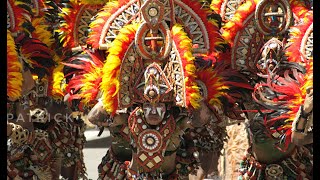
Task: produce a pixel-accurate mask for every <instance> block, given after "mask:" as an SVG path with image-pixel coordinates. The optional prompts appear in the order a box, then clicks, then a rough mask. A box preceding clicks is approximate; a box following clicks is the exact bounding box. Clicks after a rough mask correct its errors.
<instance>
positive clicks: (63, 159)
mask: <svg viewBox="0 0 320 180" xmlns="http://www.w3.org/2000/svg"><path fill="white" fill-rule="evenodd" d="M45 7H47V6H46V4H45V3H44V2H42V1H30V2H25V1H18V0H12V1H8V3H7V14H8V21H7V29H8V30H7V32H8V33H7V35H8V36H7V37H8V39H7V44H8V47H7V54H8V55H7V62H8V63H7V71H8V81H7V84H8V89H7V95H8V103H7V104H8V115H7V117H8V121H9V122H8V126H7V129H8V130H7V131H8V133H7V134H8V135H9V137H8V139H9V144H8V154H7V155H8V156H7V157H8V168H7V170H8V178H9V179H19V178H22V179H33V178H39V179H59V176H60V173H61V174H62V176H63V177H64V178H71V179H78V178H79V177H81V176H82V177H84V176H85V175H84V173H85V167H84V163H83V159H82V158H83V157H82V154H81V153H82V148H83V144H84V141H83V140H82V139H83V137H78V136H79V135H78V134H83V129H81V126H80V125H78V123H76V122H74V121H73V117H72V116H70V115H71V110H70V108H68V107H67V106H66V104H64V103H63V102H62V100H63V96H64V94H63V92H62V91H61V87H60V83H61V82H60V81H58V80H57V79H59V78H60V77H59V75H61V74H62V73H61V74H59V69H62V67H63V66H61V65H60V64H59V62H60V61H61V59H62V57H63V56H62V55H61V54H60V53H59V51H58V50H57V51H56V49H55V48H56V47H57V46H58V44H57V43H55V40H54V35H53V34H54V32H53V29H52V27H50V25H52V23H53V22H51V21H50V18H47V19H46V16H45V11H44V10H46V8H45ZM62 79H63V74H62ZM57 83H59V84H58V85H57ZM62 85H63V84H62ZM79 152H80V153H79ZM70 167H71V168H70ZM60 170H61V171H60Z"/></svg>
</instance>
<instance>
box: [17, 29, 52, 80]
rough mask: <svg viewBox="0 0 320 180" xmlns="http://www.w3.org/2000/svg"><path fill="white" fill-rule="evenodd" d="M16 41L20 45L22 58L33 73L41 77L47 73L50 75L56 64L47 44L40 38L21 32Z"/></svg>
mask: <svg viewBox="0 0 320 180" xmlns="http://www.w3.org/2000/svg"><path fill="white" fill-rule="evenodd" d="M16 43H17V44H18V45H19V52H20V55H21V56H22V59H23V60H24V61H25V62H26V64H27V65H28V67H29V69H30V71H31V72H32V73H33V74H35V75H37V76H38V78H39V79H41V78H43V77H45V76H46V75H48V76H50V72H51V70H50V69H51V68H53V67H54V66H55V61H54V60H53V58H52V54H51V49H49V48H48V46H47V45H45V44H44V43H43V42H41V41H40V40H38V39H35V38H29V37H26V36H25V34H21V35H20V36H19V37H18V38H17V39H16Z"/></svg>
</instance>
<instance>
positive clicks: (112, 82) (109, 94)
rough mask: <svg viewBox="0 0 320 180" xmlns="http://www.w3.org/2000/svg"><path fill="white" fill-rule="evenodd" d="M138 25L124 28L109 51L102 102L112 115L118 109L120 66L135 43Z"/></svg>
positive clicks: (105, 67)
mask: <svg viewBox="0 0 320 180" xmlns="http://www.w3.org/2000/svg"><path fill="white" fill-rule="evenodd" d="M138 27H139V25H138V24H129V25H126V26H124V27H123V28H122V29H121V30H120V32H119V34H118V35H117V37H116V38H115V40H114V41H113V42H112V45H111V47H110V49H109V50H108V53H109V54H108V56H107V59H106V61H105V64H104V66H103V77H102V82H101V86H100V88H101V91H102V93H103V94H102V101H103V104H104V108H105V109H106V111H107V112H108V113H110V114H112V115H114V114H115V112H116V110H117V108H118V99H117V93H118V91H119V89H120V82H119V73H120V65H121V62H122V59H123V58H124V55H125V53H126V51H127V50H128V48H129V46H130V44H131V43H132V42H133V41H134V38H135V34H136V31H137V29H138Z"/></svg>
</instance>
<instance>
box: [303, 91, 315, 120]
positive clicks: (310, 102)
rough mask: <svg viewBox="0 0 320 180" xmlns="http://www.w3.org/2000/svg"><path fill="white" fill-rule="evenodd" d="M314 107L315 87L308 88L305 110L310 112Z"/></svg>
mask: <svg viewBox="0 0 320 180" xmlns="http://www.w3.org/2000/svg"><path fill="white" fill-rule="evenodd" d="M312 109H313V87H310V88H308V89H307V95H306V98H305V100H304V104H303V111H304V112H305V113H307V114H308V113H310V112H311V111H312Z"/></svg>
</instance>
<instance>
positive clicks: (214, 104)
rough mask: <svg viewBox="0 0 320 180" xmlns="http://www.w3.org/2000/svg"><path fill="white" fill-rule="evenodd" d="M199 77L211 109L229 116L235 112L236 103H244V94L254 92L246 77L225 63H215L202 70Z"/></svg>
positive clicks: (198, 73)
mask: <svg viewBox="0 0 320 180" xmlns="http://www.w3.org/2000/svg"><path fill="white" fill-rule="evenodd" d="M197 75H198V80H200V82H202V83H204V85H205V91H206V92H205V94H206V95H205V97H206V96H207V97H206V99H205V100H206V102H207V104H208V105H209V107H211V108H214V109H215V110H217V111H221V110H222V111H224V113H225V114H226V115H227V116H228V114H229V113H230V112H233V111H234V112H235V109H234V106H235V103H242V102H244V98H245V96H244V94H249V93H250V91H251V90H253V87H251V85H250V84H249V83H248V80H247V79H246V77H244V76H243V75H241V74H240V73H239V72H238V71H237V70H235V69H231V68H230V65H229V64H227V63H225V62H215V63H214V64H213V66H212V67H207V68H205V69H200V70H199V71H198V72H197ZM230 118H235V117H233V116H232V117H231V116H230ZM237 118H238V117H237Z"/></svg>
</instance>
